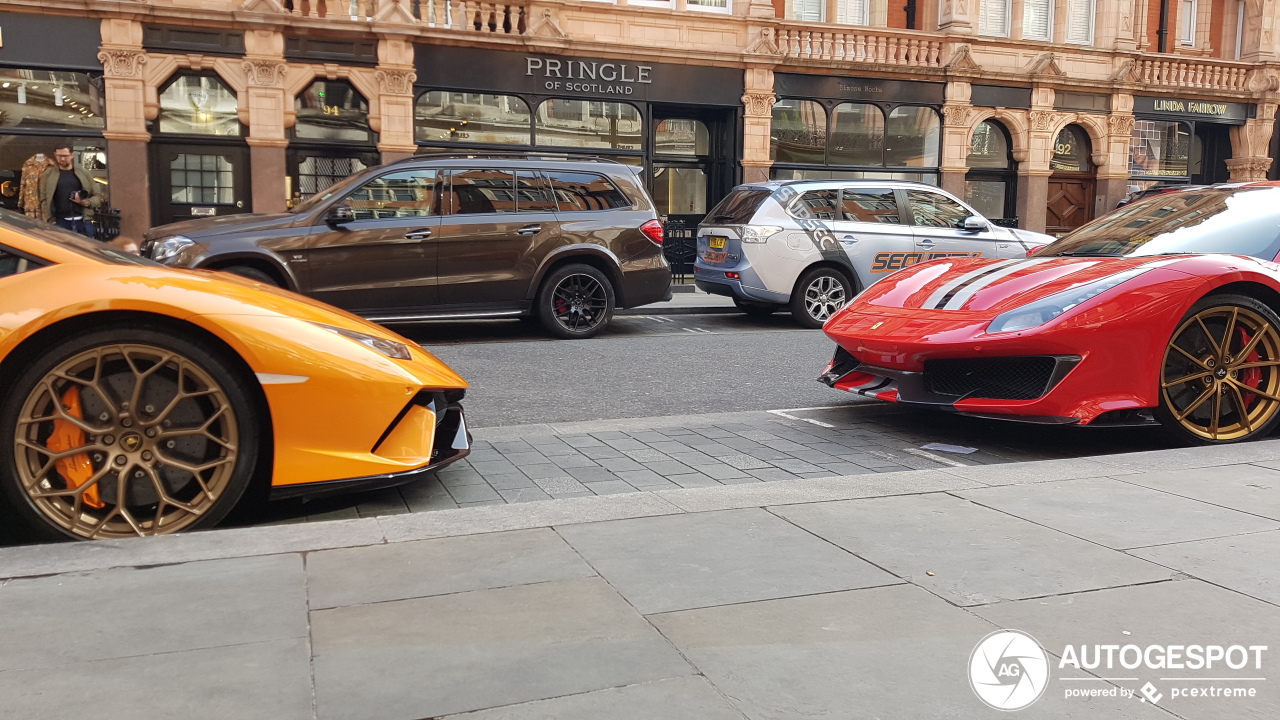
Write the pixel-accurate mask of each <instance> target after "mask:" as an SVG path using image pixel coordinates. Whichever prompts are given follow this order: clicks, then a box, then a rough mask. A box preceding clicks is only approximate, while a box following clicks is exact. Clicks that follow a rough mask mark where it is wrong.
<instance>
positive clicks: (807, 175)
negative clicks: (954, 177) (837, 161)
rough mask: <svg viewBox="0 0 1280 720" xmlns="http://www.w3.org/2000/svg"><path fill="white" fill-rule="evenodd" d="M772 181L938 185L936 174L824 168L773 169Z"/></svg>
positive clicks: (771, 173) (771, 171)
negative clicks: (896, 181) (895, 182)
mask: <svg viewBox="0 0 1280 720" xmlns="http://www.w3.org/2000/svg"><path fill="white" fill-rule="evenodd" d="M769 177H770V178H772V179H773V180H905V181H908V182H919V183H925V184H928V185H937V184H938V175H937V173H932V172H927V173H923V172H918V173H917V172H894V171H885V170H830V169H826V168H785V167H775V168H773V169H772V170H770V171H769Z"/></svg>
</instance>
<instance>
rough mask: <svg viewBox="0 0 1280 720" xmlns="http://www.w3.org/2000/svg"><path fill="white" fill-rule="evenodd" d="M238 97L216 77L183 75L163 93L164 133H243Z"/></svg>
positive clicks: (161, 118)
mask: <svg viewBox="0 0 1280 720" xmlns="http://www.w3.org/2000/svg"><path fill="white" fill-rule="evenodd" d="M237 107H238V106H237V99H236V94H235V92H234V91H233V90H231V88H229V87H227V86H226V85H225V84H223V82H222V81H221V80H220V79H218V78H216V77H214V76H212V75H179V76H178V77H176V78H174V79H173V80H172V81H170V82H169V84H168V85H166V86H165V87H164V89H163V90H162V91H161V92H160V115H159V117H158V118H157V123H158V126H159V129H160V132H162V133H178V134H183V135H225V136H236V135H240V134H241V129H240V119H239V117H238V115H237V114H236V113H237Z"/></svg>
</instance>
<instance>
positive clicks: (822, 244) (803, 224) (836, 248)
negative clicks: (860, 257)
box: [773, 185, 858, 278]
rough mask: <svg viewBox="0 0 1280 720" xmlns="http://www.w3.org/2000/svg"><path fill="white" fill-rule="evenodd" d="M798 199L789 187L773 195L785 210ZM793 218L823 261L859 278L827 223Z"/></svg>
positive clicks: (776, 191) (784, 186)
mask: <svg viewBox="0 0 1280 720" xmlns="http://www.w3.org/2000/svg"><path fill="white" fill-rule="evenodd" d="M798 197H800V193H798V192H796V191H795V189H794V188H792V187H790V186H789V185H783V186H782V187H780V188H778V189H777V190H775V191H774V193H773V199H774V200H775V201H777V203H778V204H779V205H781V206H782V207H784V208H786V207H790V206H791V202H792V201H793V200H795V199H796V198H798ZM792 218H793V219H794V220H795V222H796V226H797V227H798V228H799V229H800V230H802V231H804V233H805V234H806V235H808V236H809V239H810V240H812V241H813V246H814V247H816V248H817V249H818V252H819V253H820V254H821V255H822V259H823V260H826V261H828V262H833V263H835V264H837V265H840V266H841V267H844V268H845V269H847V270H848V271H849V273H850V275H851V276H852V277H855V278H856V277H858V271H857V270H856V269H855V268H854V267H853V263H851V262H849V256H848V255H846V254H845V253H844V250H842V249H841V248H840V241H839V240H837V239H836V235H835V233H833V232H831V228H829V227H827V224H826V223H824V222H823V221H821V220H816V219H805V218H797V217H795V216H792Z"/></svg>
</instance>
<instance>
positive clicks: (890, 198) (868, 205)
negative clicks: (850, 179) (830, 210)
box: [840, 188, 902, 225]
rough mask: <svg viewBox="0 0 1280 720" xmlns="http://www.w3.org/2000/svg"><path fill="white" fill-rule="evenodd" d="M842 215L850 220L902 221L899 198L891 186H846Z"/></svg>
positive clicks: (841, 208)
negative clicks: (855, 188)
mask: <svg viewBox="0 0 1280 720" xmlns="http://www.w3.org/2000/svg"><path fill="white" fill-rule="evenodd" d="M840 217H841V219H843V220H847V221H850V222H869V223H889V224H891V225H896V224H899V223H901V222H902V220H901V218H900V217H899V216H898V199H897V196H896V195H895V194H894V192H893V190H892V189H890V188H885V189H874V188H859V189H857V190H852V189H848V188H846V189H845V190H843V191H842V194H841V196H840Z"/></svg>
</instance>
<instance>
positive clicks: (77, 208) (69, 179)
mask: <svg viewBox="0 0 1280 720" xmlns="http://www.w3.org/2000/svg"><path fill="white" fill-rule="evenodd" d="M53 160H54V166H53V167H51V168H49V169H48V170H45V171H44V174H43V175H41V176H40V208H41V210H42V211H43V213H44V220H45V222H51V223H54V224H55V225H57V226H58V227H60V228H63V229H66V230H70V231H72V232H78V233H80V234H81V235H85V236H87V237H95V232H94V228H93V211H94V209H95V208H98V207H101V206H102V195H101V193H99V192H98V191H97V189H96V186H95V185H94V182H93V178H92V177H90V175H89V173H87V172H85V171H84V170H83V169H82V168H79V167H77V166H76V164H75V154H74V153H73V152H72V150H71V148H70V146H67V145H63V146H61V147H58V148H55V149H54V151H53Z"/></svg>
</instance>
